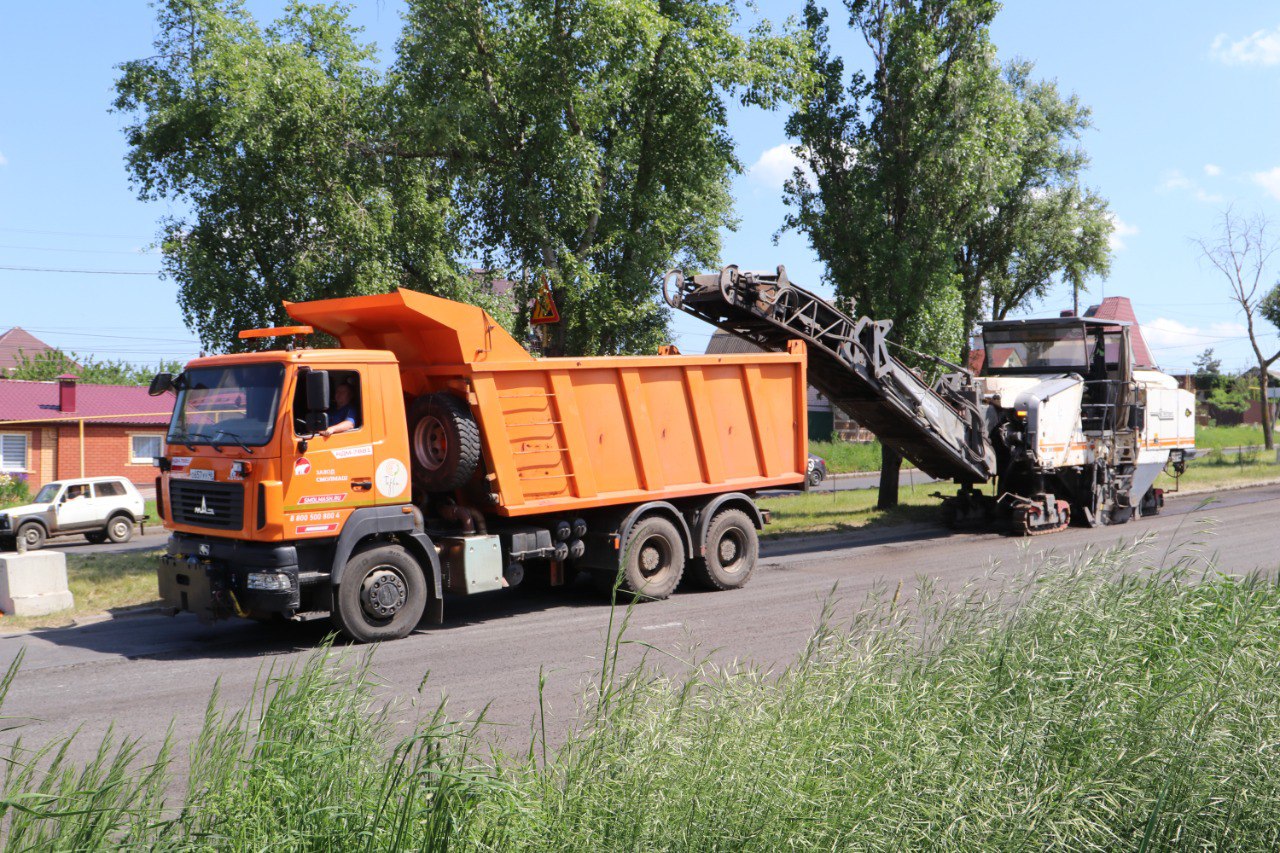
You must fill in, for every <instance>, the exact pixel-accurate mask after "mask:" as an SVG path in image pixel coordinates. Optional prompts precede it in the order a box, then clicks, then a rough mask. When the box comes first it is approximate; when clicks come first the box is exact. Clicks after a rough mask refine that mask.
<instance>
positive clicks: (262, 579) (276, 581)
mask: <svg viewBox="0 0 1280 853" xmlns="http://www.w3.org/2000/svg"><path fill="white" fill-rule="evenodd" d="M244 585H245V587H246V588H248V589H262V590H267V591H269V592H281V591H285V590H289V589H292V588H293V584H291V583H290V582H289V576H288V575H286V574H280V573H278V572H250V573H249V576H248V577H247V578H245V582H244Z"/></svg>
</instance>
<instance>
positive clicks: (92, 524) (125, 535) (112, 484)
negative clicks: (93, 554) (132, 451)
mask: <svg viewBox="0 0 1280 853" xmlns="http://www.w3.org/2000/svg"><path fill="white" fill-rule="evenodd" d="M145 507H146V503H145V502H144V501H143V499H142V495H140V494H138V490H137V489H136V488H134V486H133V483H130V482H129V481H128V480H126V479H124V478H123V477H90V478H88V479H81V480H59V481H58V482H56V483H46V484H45V485H44V487H43V488H42V489H40V492H39V493H38V494H37V495H36V497H35V500H34V501H32V502H31V503H29V504H26V505H25V506H15V507H11V508H10V509H6V510H0V542H3V544H4V546H5V547H6V548H8V549H12V548H13V547H14V546H15V545H17V543H18V540H19V539H20V540H22V542H23V543H24V544H25V545H26V547H27V548H28V549H35V548H39V547H40V546H41V545H43V544H44V542H45V540H46V539H48V538H49V537H50V536H73V535H76V534H79V535H82V536H84V538H85V539H88V540H89V541H90V542H92V543H94V544H95V545H97V544H101V543H103V542H106V541H107V540H110V541H112V542H128V541H129V540H130V539H132V538H133V526H134V525H135V524H136V523H138V522H139V521H143V520H144V519H145V518H146V515H145V512H146V510H145Z"/></svg>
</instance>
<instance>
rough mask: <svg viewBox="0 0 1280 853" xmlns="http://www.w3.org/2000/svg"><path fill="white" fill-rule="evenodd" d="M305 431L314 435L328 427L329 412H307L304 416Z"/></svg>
mask: <svg viewBox="0 0 1280 853" xmlns="http://www.w3.org/2000/svg"><path fill="white" fill-rule="evenodd" d="M305 422H306V425H307V433H308V434H309V435H315V434H316V433H318V432H321V431H322V430H326V429H328V428H329V413H328V412H325V411H320V412H308V413H307V417H306V421H305Z"/></svg>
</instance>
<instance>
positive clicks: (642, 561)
mask: <svg viewBox="0 0 1280 853" xmlns="http://www.w3.org/2000/svg"><path fill="white" fill-rule="evenodd" d="M684 563H685V553H684V540H683V539H681V538H680V531H679V530H677V529H676V526H675V525H674V524H672V523H671V522H670V521H668V520H667V519H665V518H663V517H662V516H660V515H651V516H649V517H648V518H644V519H641V520H640V521H638V522H636V524H635V526H633V527H632V528H631V530H630V531H629V532H628V533H627V539H626V541H625V542H623V543H622V588H623V589H625V590H626V591H627V592H629V593H631V594H632V595H634V596H635V597H636V599H637V600H640V601H658V600H660V599H663V598H666V597H667V596H669V595H671V593H673V592H675V589H676V587H677V586H679V584H680V577H681V576H682V575H683V574H684Z"/></svg>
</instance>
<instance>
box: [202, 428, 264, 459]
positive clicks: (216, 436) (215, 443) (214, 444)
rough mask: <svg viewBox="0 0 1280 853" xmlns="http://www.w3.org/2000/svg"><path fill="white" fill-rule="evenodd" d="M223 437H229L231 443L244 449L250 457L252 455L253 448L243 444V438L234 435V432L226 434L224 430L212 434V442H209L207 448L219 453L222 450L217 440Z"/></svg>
mask: <svg viewBox="0 0 1280 853" xmlns="http://www.w3.org/2000/svg"><path fill="white" fill-rule="evenodd" d="M224 435H225V436H228V437H230V438H231V440H232V441H234V442H235V443H236V444H238V445H240V446H241V447H242V448H244V450H245V451H246V452H247V453H248V454H249V455H250V456H252V455H253V448H252V447H250V446H249V445H247V444H245V443H244V439H243V438H241V437H240V436H238V435H236V434H235V433H234V432H227V431H226V430H225V429H220V430H218V431H217V432H215V433H214V434H213V441H211V442H209V446H210V447H212V448H213V449H214V450H216V451H218V452H219V453H221V452H222V448H221V447H220V446H219V445H220V443H221V442H219V441H218V439H219V438H221V437H222V436H224Z"/></svg>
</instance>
